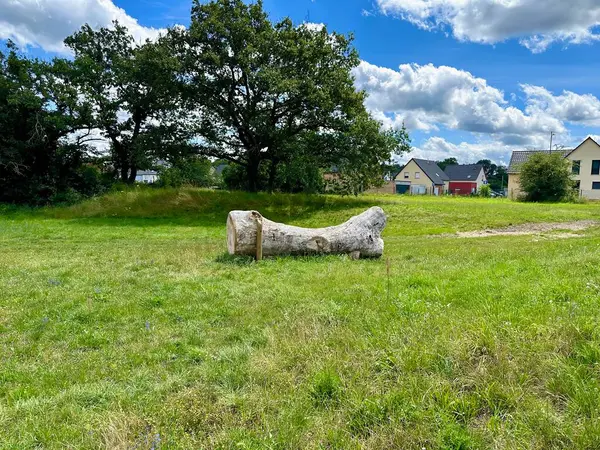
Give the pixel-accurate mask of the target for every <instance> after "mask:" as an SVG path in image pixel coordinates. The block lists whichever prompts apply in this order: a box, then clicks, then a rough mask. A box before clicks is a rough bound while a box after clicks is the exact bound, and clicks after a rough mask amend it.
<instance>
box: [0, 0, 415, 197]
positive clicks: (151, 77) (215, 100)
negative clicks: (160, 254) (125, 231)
mask: <svg viewBox="0 0 600 450" xmlns="http://www.w3.org/2000/svg"><path fill="white" fill-rule="evenodd" d="M65 44H66V46H67V47H68V48H69V49H70V50H71V52H72V55H73V57H72V58H68V59H65V58H56V59H54V60H52V61H40V60H33V59H28V58H26V57H24V56H22V55H20V54H19V52H18V50H17V49H16V48H15V47H14V45H12V44H10V43H9V45H8V48H7V51H6V52H5V53H0V184H1V186H0V187H1V192H2V194H0V200H2V201H31V200H32V199H35V200H37V201H39V202H46V201H49V200H52V199H53V198H55V197H56V196H57V195H58V196H60V195H61V193H63V192H66V191H68V190H76V191H77V192H80V193H84V194H86V193H89V192H91V191H94V190H97V189H99V188H101V187H102V186H105V185H106V183H110V182H111V180H116V179H118V180H120V181H121V182H124V183H133V182H134V181H135V178H136V175H137V173H138V171H139V170H143V169H149V168H152V167H153V166H154V165H155V164H156V161H158V160H162V161H165V162H166V163H167V164H168V165H169V166H172V167H177V166H182V165H185V164H182V161H187V160H189V159H190V158H196V159H197V158H198V157H205V158H212V159H215V158H218V159H220V160H223V161H227V162H229V163H231V164H232V165H233V169H232V170H229V173H228V179H229V180H230V182H231V184H232V185H235V186H237V187H239V188H243V189H248V190H250V191H256V190H261V189H266V190H275V189H281V190H303V189H310V188H311V186H313V185H315V180H316V179H317V178H319V179H322V176H321V172H322V171H323V170H328V169H330V168H331V167H334V166H335V167H336V168H337V170H338V171H339V173H340V174H341V175H342V177H345V178H346V179H347V180H351V181H352V183H355V184H357V185H358V184H360V185H361V186H363V187H367V186H370V185H372V184H376V183H377V182H379V181H380V179H381V173H382V165H383V164H384V163H385V162H386V161H389V160H390V158H391V157H392V155H394V154H401V153H403V152H406V151H408V150H409V148H410V147H409V144H410V141H409V138H408V135H407V133H406V131H405V130H404V129H401V130H382V129H381V126H380V124H379V122H377V121H376V120H374V119H373V118H372V117H371V116H370V115H369V114H368V112H367V111H366V109H365V106H364V100H365V93H364V92H361V91H357V90H356V89H355V87H354V80H353V77H352V69H353V68H354V67H356V66H357V65H358V63H359V58H358V54H357V52H356V50H355V49H354V47H353V46H352V38H351V37H347V36H344V35H340V34H337V33H330V32H328V31H327V30H326V28H325V27H323V28H320V29H317V28H315V27H309V26H305V25H300V26H296V25H294V24H293V23H292V22H291V21H290V20H289V19H284V20H282V21H280V22H277V23H272V22H271V21H270V20H269V19H268V17H267V14H266V13H265V11H264V9H263V7H262V3H261V1H258V2H257V3H254V4H245V3H244V2H243V1H242V0H214V1H211V2H209V3H200V2H198V1H197V0H196V1H195V2H194V4H193V8H192V17H191V25H190V26H189V28H180V27H176V28H172V29H169V30H168V31H167V32H166V33H164V34H163V35H162V36H160V37H159V38H157V39H156V40H153V41H147V42H144V43H141V44H140V43H136V42H135V41H134V39H133V37H132V36H131V35H130V34H129V32H128V30H127V29H125V28H124V27H122V26H120V25H119V24H118V23H115V24H114V27H112V28H103V29H100V30H93V29H92V28H91V27H89V26H88V25H86V26H84V27H82V29H81V30H80V31H79V32H77V33H75V34H74V35H72V36H70V37H68V38H67V39H66V40H65ZM99 142H102V145H104V151H102V149H103V147H102V146H99V145H98V144H99Z"/></svg>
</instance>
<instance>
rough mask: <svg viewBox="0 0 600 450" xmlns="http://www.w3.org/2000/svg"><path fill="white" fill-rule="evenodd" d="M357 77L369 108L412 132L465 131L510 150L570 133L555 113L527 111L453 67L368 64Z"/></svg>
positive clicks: (357, 82)
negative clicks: (480, 135) (545, 137)
mask: <svg viewBox="0 0 600 450" xmlns="http://www.w3.org/2000/svg"><path fill="white" fill-rule="evenodd" d="M354 76H355V80H356V81H355V83H356V85H357V87H358V88H360V89H364V90H365V91H367V93H368V94H369V97H368V99H367V102H366V105H367V107H368V109H369V110H370V111H371V112H372V113H373V115H374V117H376V118H378V119H379V120H381V121H382V122H383V123H384V124H385V125H388V126H398V125H401V124H402V122H404V123H405V124H406V126H407V127H408V128H409V129H413V130H414V129H420V130H425V131H432V130H438V129H439V128H440V127H445V128H449V129H455V130H464V131H468V132H472V133H477V134H482V135H490V136H494V137H495V139H496V140H499V141H502V142H503V143H504V144H508V145H526V144H528V143H531V142H534V141H535V140H536V139H537V138H538V136H541V135H543V136H545V135H547V134H549V133H550V131H555V132H558V133H562V132H565V131H566V129H565V127H564V124H563V123H562V122H561V121H560V120H559V119H557V118H556V117H553V116H552V115H551V113H550V111H545V110H542V109H536V110H535V114H529V113H526V112H523V111H522V110H520V109H518V108H516V107H514V106H511V105H510V104H509V102H508V101H507V100H506V99H505V96H504V93H503V92H502V91H500V90H498V89H496V88H494V87H492V86H489V85H488V84H487V82H486V80H484V79H482V78H477V77H474V76H473V75H472V74H471V73H469V72H466V71H462V70H458V69H456V68H453V67H447V66H440V67H436V66H433V65H431V64H428V65H425V66H420V65H417V64H403V65H401V66H400V67H399V69H398V70H392V69H388V68H385V67H379V66H376V65H373V64H369V63H367V62H364V61H363V62H362V63H361V64H360V65H359V67H358V68H357V69H356V70H355V71H354Z"/></svg>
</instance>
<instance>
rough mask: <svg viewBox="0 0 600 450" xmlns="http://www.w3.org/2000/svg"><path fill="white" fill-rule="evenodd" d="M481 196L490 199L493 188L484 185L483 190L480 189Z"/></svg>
mask: <svg viewBox="0 0 600 450" xmlns="http://www.w3.org/2000/svg"><path fill="white" fill-rule="evenodd" d="M479 195H480V196H481V197H490V196H491V195H492V188H491V187H490V185H489V184H484V185H483V186H481V188H480V189H479Z"/></svg>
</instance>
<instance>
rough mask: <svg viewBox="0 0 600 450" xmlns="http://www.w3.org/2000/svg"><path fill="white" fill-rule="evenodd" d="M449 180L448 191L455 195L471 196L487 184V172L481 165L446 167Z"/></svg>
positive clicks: (445, 170)
mask: <svg viewBox="0 0 600 450" xmlns="http://www.w3.org/2000/svg"><path fill="white" fill-rule="evenodd" d="M444 172H445V173H446V175H447V176H448V178H449V181H448V186H447V191H448V192H449V193H450V194H454V195H471V194H475V193H476V192H478V191H479V189H481V186H483V185H484V184H487V178H486V176H485V170H483V166H482V165H481V164H455V165H451V166H446V168H445V169H444Z"/></svg>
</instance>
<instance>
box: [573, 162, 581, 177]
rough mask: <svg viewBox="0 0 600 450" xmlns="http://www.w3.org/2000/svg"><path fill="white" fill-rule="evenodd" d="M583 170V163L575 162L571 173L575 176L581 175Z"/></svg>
mask: <svg viewBox="0 0 600 450" xmlns="http://www.w3.org/2000/svg"><path fill="white" fill-rule="evenodd" d="M580 169H581V161H573V165H572V166H571V172H572V173H573V175H579V170H580Z"/></svg>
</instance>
